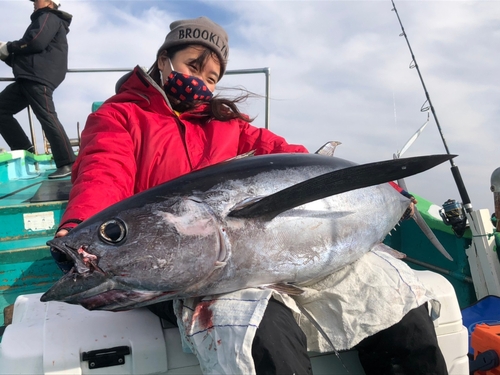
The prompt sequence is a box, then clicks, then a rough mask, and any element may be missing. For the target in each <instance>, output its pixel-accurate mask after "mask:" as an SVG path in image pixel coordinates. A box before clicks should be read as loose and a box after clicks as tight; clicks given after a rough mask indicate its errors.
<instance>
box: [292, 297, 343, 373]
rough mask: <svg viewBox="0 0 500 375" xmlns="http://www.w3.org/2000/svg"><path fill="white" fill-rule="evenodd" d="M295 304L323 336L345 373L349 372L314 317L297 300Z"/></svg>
mask: <svg viewBox="0 0 500 375" xmlns="http://www.w3.org/2000/svg"><path fill="white" fill-rule="evenodd" d="M295 303H296V304H297V307H298V308H299V310H300V312H301V313H302V314H304V316H305V317H306V318H307V319H308V320H309V321H310V322H311V324H312V325H313V326H314V327H315V328H316V329H317V330H318V332H319V333H320V334H321V336H323V338H324V339H325V340H326V342H327V343H328V344H329V345H330V346H331V347H332V350H333V352H334V353H335V355H336V356H337V358H338V359H339V361H340V363H342V366H344V368H345V369H346V371H347V372H349V369H348V368H347V367H346V366H345V364H344V362H343V361H342V358H340V354H339V352H338V350H337V349H336V348H335V346H334V345H333V342H332V340H330V337H328V335H327V334H326V332H325V330H324V329H323V328H321V326H320V325H319V323H318V322H317V320H316V319H314V317H313V316H312V315H311V314H309V312H308V311H307V310H306V309H305V307H304V306H302V304H301V303H299V302H298V301H297V300H295Z"/></svg>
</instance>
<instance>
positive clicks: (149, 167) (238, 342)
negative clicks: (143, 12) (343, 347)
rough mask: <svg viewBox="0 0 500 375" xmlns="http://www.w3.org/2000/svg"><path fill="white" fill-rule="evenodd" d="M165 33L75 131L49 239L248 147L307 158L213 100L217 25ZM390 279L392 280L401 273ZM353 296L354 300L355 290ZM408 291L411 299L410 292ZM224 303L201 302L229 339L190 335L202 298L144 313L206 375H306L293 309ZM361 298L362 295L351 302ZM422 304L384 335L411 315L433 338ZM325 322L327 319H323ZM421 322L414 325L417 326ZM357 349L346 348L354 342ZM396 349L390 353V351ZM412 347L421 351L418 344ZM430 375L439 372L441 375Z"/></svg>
mask: <svg viewBox="0 0 500 375" xmlns="http://www.w3.org/2000/svg"><path fill="white" fill-rule="evenodd" d="M170 29H171V31H170V33H169V34H168V35H167V36H166V39H165V42H164V44H163V45H162V46H161V48H160V49H159V51H158V53H157V60H156V62H155V64H154V65H153V66H152V68H151V69H150V70H149V72H147V73H146V72H145V71H144V70H142V69H141V68H139V67H136V68H135V69H134V71H133V72H131V73H130V74H128V75H126V76H125V77H124V78H123V79H122V80H120V82H119V83H118V85H117V95H115V96H113V97H112V98H110V99H109V100H107V101H106V102H105V103H104V104H103V105H102V106H101V107H100V108H99V110H98V111H96V112H95V113H93V114H91V115H90V116H89V119H88V121H87V124H86V126H85V129H84V131H83V133H82V144H81V149H80V153H79V155H78V158H77V160H76V162H75V164H74V167H73V174H72V181H73V188H72V190H71V194H70V200H69V202H68V207H67V209H66V211H65V213H64V215H63V218H62V220H61V223H62V224H61V227H60V230H59V231H58V232H57V234H56V237H60V236H64V235H65V234H66V233H67V232H68V230H71V228H73V227H75V226H76V225H77V224H78V223H80V222H82V221H83V220H85V219H87V218H89V217H90V216H92V215H94V214H96V213H97V212H99V211H101V210H103V209H104V208H106V207H108V206H110V205H112V204H113V203H116V202H118V201H121V200H123V199H125V198H127V197H130V196H131V195H133V194H136V193H139V192H141V191H144V190H146V189H148V188H151V187H153V186H156V185H158V184H161V183H163V182H166V181H169V180H171V179H174V178H176V177H178V176H181V175H183V174H186V173H189V172H191V171H194V170H197V169H200V168H203V167H206V166H208V165H212V164H215V163H218V162H221V161H224V160H226V159H229V158H231V157H234V156H237V155H240V154H243V153H246V152H249V151H253V150H255V153H256V154H257V155H259V154H269V153H283V152H307V150H306V149H305V148H304V147H303V146H298V145H290V144H288V143H287V142H286V141H285V140H284V139H283V138H281V137H279V136H277V135H275V134H273V133H271V132H269V131H267V130H264V129H258V128H255V127H253V126H251V125H250V124H249V119H248V118H247V117H246V116H245V115H243V114H241V113H240V112H239V110H238V108H237V106H236V104H235V103H236V101H231V100H227V99H220V98H217V97H213V94H212V92H213V91H214V89H215V85H216V83H217V82H218V81H219V80H220V78H221V77H222V76H223V74H224V72H225V69H226V64H227V58H228V51H229V47H228V37H227V34H226V32H225V31H224V30H223V29H222V27H220V26H219V25H217V24H216V23H214V22H212V21H211V20H209V19H208V18H206V17H200V18H197V19H192V20H182V21H176V22H173V23H172V24H171V25H170ZM53 256H54V257H55V258H56V261H57V262H58V264H59V266H60V267H61V268H62V269H63V270H69V269H70V268H71V266H72V264H71V262H69V261H68V260H65V259H61V258H62V255H61V254H60V253H56V252H53ZM372 258H373V259H372V260H370V264H372V263H373V264H374V263H377V262H380V265H379V268H380V269H382V272H378V271H371V272H370V274H373V275H378V274H379V273H384V272H385V269H386V266H385V264H386V260H381V261H377V259H378V258H376V257H375V256H372ZM370 259H371V258H370ZM356 264H357V265H356V266H352V267H353V268H352V271H351V268H349V267H346V269H345V270H344V271H343V272H344V273H347V274H349V273H350V274H356V273H359V274H363V273H364V272H363V271H361V270H358V269H356V268H354V267H358V268H359V267H360V265H361V266H362V265H364V264H367V261H358V262H356ZM391 269H392V268H391ZM387 272H390V271H387ZM395 273H396V275H398V276H399V269H398V270H397V272H395ZM341 274H342V273H339V275H341ZM351 277H352V276H349V275H347V276H344V275H342V277H340V279H341V280H340V281H339V280H334V282H333V284H332V285H333V287H334V288H335V287H336V286H337V285H340V283H341V281H342V280H351ZM397 281H398V282H399V278H398V279H397ZM389 289H391V290H393V289H396V287H392V288H389ZM311 290H312V289H311ZM315 292H316V290H312V291H311V292H310V293H309V295H311V294H313V297H311V298H310V299H307V298H308V297H307V296H306V297H304V300H303V301H302V302H303V303H304V304H311V303H316V304H317V300H318V299H317V298H316V297H315V295H316V294H315ZM321 293H323V292H322V291H320V294H321ZM350 294H351V293H350ZM352 294H353V295H354V296H357V295H356V293H355V291H354V292H353V293H352ZM372 294H373V295H374V297H372V298H374V300H378V298H377V296H378V294H376V293H372ZM408 294H409V295H410V297H411V298H413V295H414V293H413V291H411V293H410V292H408ZM321 295H322V294H321ZM224 296H229V297H228V298H226V300H228V301H229V302H227V303H225V302H224V303H225V304H224V303H223V304H219V305H217V307H215V305H214V299H212V300H210V301H208V302H207V303H208V304H209V305H210V311H211V312H213V311H214V309H216V311H217V312H218V315H219V316H223V315H224V314H226V312H227V314H229V315H232V318H233V319H232V321H231V323H232V325H231V328H230V332H229V334H227V331H226V330H225V329H226V326H224V331H217V328H214V327H210V329H209V330H207V331H211V333H207V335H209V334H211V335H212V336H211V337H209V336H207V335H203V336H196V335H192V334H191V333H192V332H193V330H196V324H197V319H198V318H197V317H198V315H199V314H198V313H200V314H202V313H203V312H204V311H207V310H204V306H206V305H204V303H205V302H206V301H203V300H201V299H193V298H191V299H187V300H183V301H176V302H175V304H174V306H173V305H172V302H166V303H161V304H158V305H154V306H151V307H150V309H151V310H152V311H153V312H155V313H156V314H157V315H159V316H161V317H163V318H166V319H168V320H170V321H171V322H173V323H179V325H180V326H181V332H182V333H183V334H184V336H183V337H184V340H185V341H186V342H187V344H188V345H189V346H190V348H191V349H192V350H193V351H194V352H195V353H196V354H197V356H198V359H199V360H200V365H201V366H202V369H203V371H204V372H205V373H209V372H211V373H257V374H311V373H312V371H311V363H310V360H309V357H308V354H307V342H306V336H305V335H304V333H303V331H302V330H301V328H299V326H298V324H297V322H296V320H295V318H294V315H293V314H292V311H291V310H290V309H289V308H287V307H286V306H285V303H286V304H287V305H288V306H290V307H292V308H293V305H294V302H293V301H290V300H289V299H288V300H287V297H286V296H281V295H279V293H275V292H273V291H270V290H265V291H262V290H254V291H252V290H244V291H240V292H235V293H231V294H230V295H229V294H228V295H224ZM271 297H273V298H271ZM362 298H365V296H362V297H360V298H358V299H362ZM319 299H320V300H322V299H324V298H322V297H321V298H319ZM426 300H427V299H425V298H423V297H422V299H421V301H419V303H415V302H412V303H410V304H406V303H405V304H403V305H404V306H403V307H402V309H401V312H400V313H399V315H397V316H396V317H395V318H394V320H393V321H391V322H389V323H387V324H386V326H384V327H383V328H386V327H389V325H394V327H396V328H398V327H401V325H400V324H396V323H398V320H399V319H401V318H402V317H403V315H406V313H407V312H408V311H409V310H411V313H409V314H407V315H406V317H410V318H409V320H410V325H411V324H413V323H412V322H413V321H416V319H415V318H414V317H413V315H415V313H416V312H418V313H417V315H419V316H422V314H423V316H424V321H425V322H424V323H423V324H424V325H426V327H428V328H429V327H430V330H431V331H432V333H433V326H432V322H431V321H430V319H429V318H428V316H426V314H427V313H426V311H423V310H422V308H415V307H416V306H420V305H421V303H423V302H425V301H426ZM235 301H236V302H235ZM241 301H244V303H245V305H244V308H241V304H243V302H241ZM252 301H253V302H252ZM311 301H312V302H311ZM215 302H218V301H215ZM254 302H255V303H254ZM231 303H232V305H231ZM366 305H368V303H366V304H364V303H362V307H361V309H364V308H365V306H366ZM370 306H371V305H370ZM384 306H385V305H384ZM391 306H392V305H391ZM174 307H175V315H174V312H173V310H174ZM422 307H424V306H422ZM224 309H225V310H224ZM238 309H239V310H243V313H244V314H242V315H238V316H236V315H237V314H235V313H234V314H233V312H234V311H235V310H238ZM251 309H253V310H251ZM328 309H330V307H328ZM328 311H330V310H328ZM250 312H251V313H250ZM214 315H215V314H214ZM247 315H248V316H250V315H251V318H249V319H248V320H244V321H243V322H242V324H237V322H236V321H235V319H239V318H241V316H243V318H245V319H246V316H247ZM340 315H342V314H340ZM225 317H226V316H223V318H225ZM255 317H257V318H255ZM406 317H405V319H406ZM216 318H217V317H214V319H216ZM328 320H332V319H331V318H330V317H328ZM301 324H302V323H301ZM418 324H421V322H420V321H418ZM340 326H342V324H340ZM242 327H243V328H242ZM405 327H406V323H405ZM214 332H215V333H214ZM382 332H386V330H383V331H382ZM391 332H393V331H390V332H389V333H388V334H385V336H383V338H380V337H381V336H380V335H375V336H372V337H373V339H371V342H366V341H365V342H362V343H361V344H363V345H361V346H360V352H361V353H362V359H363V360H364V358H367V359H366V362H365V363H364V364H363V365H364V366H365V368H366V370H369V369H370V367H373V362H374V361H375V360H376V359H378V358H379V357H381V356H380V355H378V354H377V355H375V358H373V356H370V354H371V353H372V352H373V348H374V347H375V346H376V347H379V348H382V349H383V348H386V349H387V348H390V346H388V343H389V345H390V342H391V336H394V334H392V333H391ZM371 333H374V332H371ZM371 333H370V334H371ZM432 333H431V334H429V333H425V334H424V336H425V337H426V340H427V337H430V345H431V346H432V347H433V349H432V355H434V353H435V352H436V350H437V352H439V349H438V348H437V342H436V338H435V335H434V336H432ZM226 334H227V336H224V340H225V339H226V338H230V340H229V341H230V342H231V344H230V345H229V344H226V343H227V341H224V340H222V342H223V343H224V344H223V346H222V347H218V350H216V351H215V352H217V353H216V354H215V352H214V349H213V348H214V346H216V345H219V344H220V341H221V340H220V338H221V337H223V336H220V335H226ZM367 335H368V334H365V335H364V336H363V337H366V336H367ZM421 336H422V335H421ZM413 337H414V336H411V338H412V339H413ZM197 340H199V341H198V342H197ZM210 340H214V341H210ZM393 341H394V340H393ZM413 341H414V340H412V342H413ZM358 342H359V340H358V341H356V342H355V343H354V341H353V342H351V343H352V345H355V344H357V343H358ZM426 342H427V341H426ZM381 344H382V345H381ZM352 345H349V347H351V346H352ZM399 346H401V345H399V343H398V345H397V348H396V349H397V350H400V348H399ZM426 347H427V344H426ZM396 349H394V348H391V349H389V350H388V351H389V352H394V351H395V350H396ZM416 350H419V348H418V347H416ZM386 351H387V350H386ZM400 351H401V350H400ZM364 353H366V355H364ZM438 354H440V352H439V353H438ZM407 357H408V355H407V353H406V354H401V355H399V358H403V359H400V360H399V362H398V361H393V362H394V363H395V364H396V366H398V367H397V369H398V371H400V368H401V366H400V363H403V367H404V362H405V361H406V358H407ZM420 357H424V360H426V359H427V358H428V356H427V355H423V356H420ZM391 361H392V357H391V356H390V355H389V356H388V357H384V359H383V361H382V362H383V363H382V364H381V365H380V366H378V365H377V366H378V367H377V370H376V371H373V372H372V373H377V371H378V373H389V372H388V370H387V369H386V367H385V366H386V365H389V366H391ZM440 361H441V362H439V364H438V367H439V366H440V368H442V366H443V363H444V361H442V356H441V357H440ZM228 362H230V363H229V364H228ZM411 366H413V367H415V363H414V362H411ZM378 368H380V371H379V370H378ZM374 370H375V368H374ZM391 371H392V370H391ZM425 371H426V372H427V373H431V372H432V371H433V370H432V369H431V370H429V369H428V368H426V370H425ZM367 373H368V371H367ZM398 373H405V372H403V371H400V372H398ZM408 373H410V372H408ZM433 373H434V372H433ZM435 373H441V374H444V373H446V368H444V371H441V370H440V371H439V372H435Z"/></svg>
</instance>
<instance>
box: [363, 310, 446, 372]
mask: <svg viewBox="0 0 500 375" xmlns="http://www.w3.org/2000/svg"><path fill="white" fill-rule="evenodd" d="M356 349H358V353H359V360H360V362H361V365H362V366H363V368H364V370H365V372H366V374H367V375H368V374H369V375H446V374H448V370H447V368H446V363H445V361H444V357H443V354H442V353H441V350H440V349H439V346H438V342H437V337H436V333H435V331H434V324H433V323H432V320H431V318H430V317H429V313H428V311H427V305H423V306H420V307H418V308H415V309H413V310H411V311H410V312H409V313H408V314H406V315H405V316H404V317H403V319H402V320H401V321H400V322H399V323H397V324H395V325H393V326H392V327H389V328H387V329H385V330H383V331H380V332H378V333H376V334H375V335H373V336H370V337H367V338H366V339H364V340H363V341H361V342H360V343H359V344H358V345H357V346H356Z"/></svg>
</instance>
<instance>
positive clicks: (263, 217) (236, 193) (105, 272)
mask: <svg viewBox="0 0 500 375" xmlns="http://www.w3.org/2000/svg"><path fill="white" fill-rule="evenodd" d="M450 158H451V157H450V156H447V155H437V156H426V157H419V158H408V159H398V160H390V161H386V162H379V163H372V164H365V165H358V166H355V164H354V163H352V162H349V161H346V160H343V159H339V158H335V157H328V156H322V155H312V154H277V155H266V156H255V157H247V158H243V159H239V160H232V161H229V162H226V163H221V164H218V165H214V166H211V167H208V168H205V169H202V170H199V171H196V172H193V173H190V174H187V175H184V176H182V177H179V178H177V179H175V180H172V181H170V182H167V183H165V184H162V185H159V186H157V187H155V188H152V189H149V190H147V191H145V192H142V193H140V194H137V195H135V196H133V197H131V198H128V199H126V200H124V201H122V202H119V203H117V204H115V205H113V206H111V207H109V208H107V209H105V210H104V211H102V212H100V213H98V214H97V215H95V216H93V217H92V218H90V219H88V220H86V221H85V222H83V223H82V224H80V225H78V226H77V227H76V228H75V229H74V230H72V231H71V232H70V233H69V234H68V235H66V236H65V237H61V238H57V239H54V240H52V241H49V242H48V245H49V246H52V247H54V248H57V249H59V250H60V251H62V252H63V253H65V254H66V255H68V256H69V257H70V258H71V259H72V260H73V261H74V263H75V267H74V268H73V270H72V271H71V272H70V273H68V274H66V275H65V276H63V277H62V278H61V279H60V280H59V281H58V282H57V283H56V284H55V285H54V286H53V287H52V288H51V289H50V290H49V291H48V292H47V293H45V294H44V295H43V296H42V301H51V300H58V301H64V302H68V303H74V304H81V305H82V306H84V307H86V308H88V309H91V310H92V309H101V310H114V311H117V310H125V309H130V308H134V307H139V306H144V305H148V304H152V303H156V302H159V301H163V300H168V299H174V298H182V297H189V296H201V295H209V294H219V293H225V292H231V291H234V290H238V289H242V288H247V287H266V286H270V287H280V288H285V289H287V290H293V289H294V288H295V287H296V286H300V284H301V283H304V282H307V281H311V280H314V279H319V278H322V277H324V276H326V275H327V274H330V273H332V272H334V271H335V270H338V269H340V268H341V267H343V266H345V265H346V264H349V263H351V262H354V261H355V260H357V259H358V258H359V257H361V256H362V255H363V254H364V253H366V252H368V251H370V249H372V248H373V247H374V246H376V245H377V244H378V243H380V241H382V240H383V239H384V237H385V236H386V235H387V233H388V232H389V231H390V230H391V229H392V228H393V227H394V226H395V225H396V224H397V222H398V220H399V219H400V218H401V216H402V215H403V213H404V212H405V210H406V209H407V208H408V205H409V203H410V201H409V200H408V199H407V198H405V197H404V196H402V195H401V194H399V193H398V192H397V191H396V190H395V189H394V188H393V187H391V186H390V185H389V184H387V183H383V182H385V181H390V180H395V179H398V178H403V177H406V176H409V175H411V174H415V173H419V172H421V171H423V170H425V169H428V168H431V167H432V166H434V165H436V164H438V163H441V162H443V161H445V160H449V159H450ZM376 184H378V185H376ZM369 185H373V186H370V187H366V186H369ZM352 189H357V190H352ZM333 194H335V195H333Z"/></svg>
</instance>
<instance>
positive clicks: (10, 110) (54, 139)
mask: <svg viewBox="0 0 500 375" xmlns="http://www.w3.org/2000/svg"><path fill="white" fill-rule="evenodd" d="M31 1H33V2H34V8H35V9H34V12H33V14H32V15H31V24H30V25H29V27H28V29H27V30H26V32H25V33H24V36H23V37H22V38H21V39H19V40H16V41H13V42H7V43H6V42H0V59H1V60H3V61H4V62H5V63H7V64H8V65H9V66H11V67H12V71H13V73H14V77H15V82H14V83H12V84H10V85H9V86H7V87H6V88H5V89H4V90H3V91H2V92H1V93H0V134H1V135H2V136H3V138H4V139H5V141H6V142H7V144H8V145H9V146H10V148H11V149H12V150H19V149H20V150H28V151H33V145H32V144H31V141H30V140H29V139H28V137H27V136H26V134H25V132H24V131H23V129H22V128H21V126H20V125H19V123H18V122H17V120H16V119H15V118H14V115H15V114H16V113H18V112H19V111H21V110H23V109H24V108H26V107H27V106H28V105H30V106H31V107H32V108H33V112H34V113H35V115H36V117H37V118H38V121H40V123H41V125H42V129H43V130H44V132H45V135H46V137H47V139H48V141H49V143H50V147H51V149H52V154H53V156H54V161H55V164H56V167H57V170H56V171H55V172H53V173H51V174H49V176H48V177H49V178H52V179H54V178H62V177H66V176H69V175H70V174H71V167H72V165H73V162H74V161H75V154H74V152H73V149H72V147H71V144H70V141H69V139H68V136H67V134H66V131H65V130H64V127H63V126H62V125H61V123H60V122H59V119H58V118H57V113H56V110H55V106H54V101H53V99H52V94H53V92H54V90H55V89H56V88H57V86H59V84H60V83H61V82H62V81H63V80H64V78H65V76H66V71H67V69H68V42H67V39H66V34H67V33H68V32H69V25H70V23H71V19H72V17H73V16H72V15H70V14H68V13H65V12H62V11H60V10H58V8H59V6H60V2H59V0H52V1H51V0H31Z"/></svg>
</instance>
